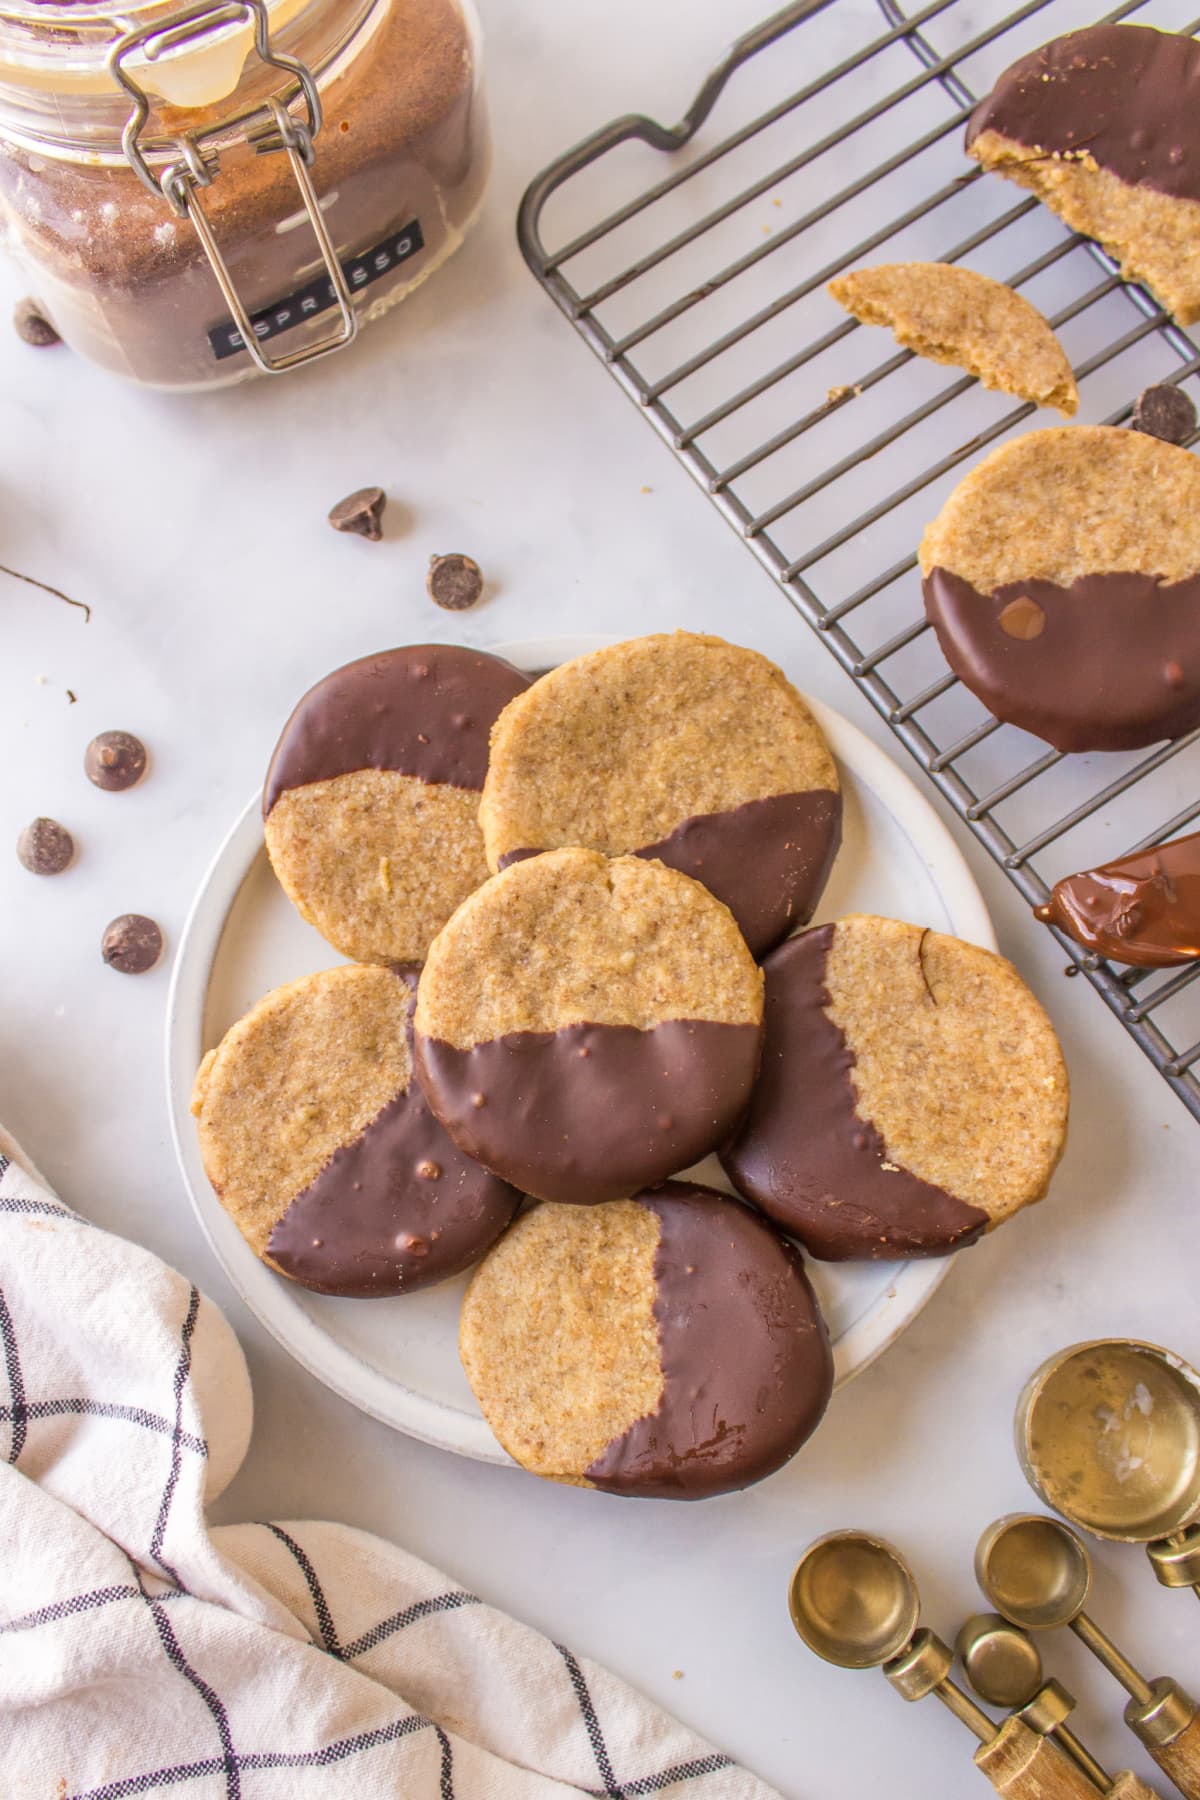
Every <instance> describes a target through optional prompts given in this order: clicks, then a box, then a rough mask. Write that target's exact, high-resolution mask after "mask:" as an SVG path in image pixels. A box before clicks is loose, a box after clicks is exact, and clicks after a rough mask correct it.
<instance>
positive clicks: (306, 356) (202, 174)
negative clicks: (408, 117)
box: [108, 0, 358, 375]
mask: <svg viewBox="0 0 1200 1800" xmlns="http://www.w3.org/2000/svg"><path fill="white" fill-rule="evenodd" d="M238 23H242V24H252V25H253V27H254V47H255V49H256V51H257V53H258V55H259V57H260V58H261V60H262V61H263V62H264V63H268V64H270V65H271V66H272V67H273V68H277V69H282V70H283V71H284V72H285V73H286V74H288V75H290V76H291V77H292V78H293V79H294V80H295V82H296V83H297V84H298V91H299V94H300V95H301V97H302V98H303V100H304V104H305V108H306V111H307V118H306V119H305V120H300V119H294V118H293V117H292V116H291V113H290V112H289V111H288V106H287V102H286V101H285V100H284V99H281V98H280V97H279V96H272V98H271V99H269V100H268V101H267V102H266V103H265V105H263V106H259V107H253V108H251V109H250V110H248V111H246V112H243V113H239V114H237V115H236V116H235V117H233V118H228V119H223V120H222V121H221V122H220V123H219V124H217V125H213V126H210V127H209V129H208V130H206V131H197V132H188V133H185V134H184V135H183V136H181V137H178V138H173V139H169V140H165V141H162V142H159V143H157V144H155V143H152V142H151V143H143V141H142V131H143V129H144V127H145V124H146V120H147V119H148V117H149V115H150V102H149V100H148V99H147V97H146V95H145V93H144V91H143V90H142V88H141V87H140V86H139V84H138V82H137V81H135V79H134V78H133V76H132V75H131V74H130V73H129V70H128V69H127V68H126V66H125V64H126V59H127V58H128V57H130V56H131V55H132V53H133V52H134V51H135V50H138V49H143V48H144V50H145V54H146V57H147V59H148V60H153V59H154V58H155V57H157V56H162V55H165V54H166V52H167V51H169V50H174V49H177V48H178V47H179V46H180V45H181V44H186V43H191V42H193V41H195V40H196V39H198V38H202V37H206V36H208V35H209V34H210V33H212V32H214V31H219V30H221V29H222V28H223V27H224V26H226V25H236V24H238ZM108 66H109V69H110V71H111V73H112V75H113V77H114V79H115V80H116V81H118V82H119V83H120V85H121V86H122V87H123V88H124V89H125V92H126V93H127V94H128V95H129V96H130V98H131V100H132V101H133V111H132V112H131V113H130V115H129V119H128V121H127V123H126V126H125V130H124V132H123V134H122V139H121V141H122V144H123V145H124V149H125V154H126V156H127V157H128V159H129V162H130V166H131V167H132V168H133V170H134V172H135V174H136V175H137V176H138V178H139V180H140V181H141V182H142V183H143V184H144V186H146V187H147V188H149V190H150V192H151V193H152V194H156V195H159V196H161V197H162V198H163V199H165V200H167V201H168V202H169V204H170V205H171V206H172V207H174V209H175V211H176V212H177V213H178V214H179V215H180V217H181V218H186V219H190V220H191V223H192V225H193V226H194V227H195V230H196V235H197V236H198V238H199V239H200V243H201V245H202V247H203V249H204V253H205V255H206V256H207V257H208V260H209V263H210V264H211V266H212V271H213V274H214V275H215V276H216V278H217V284H218V286H219V287H220V289H221V293H222V294H223V295H224V298H225V303H226V305H227V306H228V307H229V310H230V312H231V313H232V314H233V318H234V322H235V324H236V325H237V328H238V331H239V332H240V334H241V337H242V342H243V344H244V345H245V348H246V350H247V352H248V354H249V355H250V357H251V358H252V360H253V361H254V362H255V363H256V364H257V366H258V367H259V368H260V369H261V370H262V371H263V372H264V374H267V375H280V374H282V373H283V372H284V371H285V370H287V369H294V368H296V367H297V365H298V364H300V363H306V362H312V361H313V360H314V359H315V358H316V357H318V356H327V355H328V354H329V352H330V351H331V350H339V349H341V347H342V345H343V344H348V343H350V342H351V340H352V339H353V338H354V337H355V336H356V334H357V332H358V315H357V314H356V312H355V310H354V304H353V301H352V300H351V297H350V289H349V286H348V285H347V282H346V277H345V274H344V272H343V270H342V266H341V263H340V262H339V261H338V258H337V253H336V251H335V250H334V247H333V243H332V240H331V239H330V236H329V231H328V228H327V227H326V224H325V219H324V216H323V214H322V212H321V206H320V202H319V200H318V199H317V194H316V189H315V188H314V187H313V184H312V177H311V175H310V174H309V170H310V169H311V167H312V162H313V139H314V138H315V137H316V135H317V133H318V132H319V131H320V129H321V98H320V95H319V94H318V92H317V84H316V82H315V81H314V80H313V76H312V71H311V70H310V69H308V68H307V67H306V66H305V64H304V63H302V62H300V61H298V60H297V58H295V57H294V56H287V55H285V54H284V52H283V51H282V50H276V49H274V48H273V46H272V44H271V33H270V22H269V20H268V18H267V9H266V6H265V4H264V0H198V3H197V4H195V5H192V6H184V7H180V8H179V10H178V11H177V12H173V13H171V14H169V15H168V17H167V18H165V19H160V20H158V21H156V22H155V23H154V24H152V25H144V26H142V27H140V28H139V29H138V30H135V31H130V32H127V33H126V35H125V36H124V37H122V38H120V39H119V40H118V41H117V42H116V43H115V44H114V45H113V47H112V49H111V50H110V52H109V56H108ZM293 97H294V96H292V95H289V96H288V98H289V99H290V98H293ZM237 130H241V131H243V132H244V134H245V136H246V139H247V141H248V142H249V143H251V144H253V145H254V148H255V151H256V153H257V154H258V155H260V156H264V155H270V154H271V153H273V152H275V151H278V150H285V151H286V152H287V156H288V160H289V162H290V163H291V166H292V174H293V176H294V177H295V181H296V186H297V187H298V188H299V190H300V197H301V199H302V200H303V202H304V210H305V212H306V213H307V214H308V219H309V223H310V224H311V226H312V228H313V232H314V234H315V236H316V240H317V247H318V249H319V250H320V252H321V259H322V261H323V263H324V265H325V271H326V273H327V275H328V276H329V280H330V283H331V285H332V288H333V297H334V300H335V302H336V304H337V307H338V311H339V313H340V315H341V323H340V325H339V326H338V328H337V329H336V330H335V331H333V332H331V333H330V334H329V335H328V336H327V337H323V338H321V339H319V340H318V341H317V342H316V343H313V344H308V345H306V346H305V347H304V348H303V349H299V350H292V351H289V352H288V353H287V354H285V355H283V356H277V357H274V358H271V357H268V356H266V355H265V354H264V352H263V348H262V345H261V344H260V343H259V341H258V335H257V333H256V331H255V329H254V322H253V320H252V319H251V317H250V314H249V312H248V311H247V309H246V307H245V305H244V304H243V302H242V299H241V296H240V295H239V294H238V291H237V289H236V287H235V286H234V284H233V279H232V277H231V275H230V273H229V268H228V265H227V264H226V262H225V258H224V256H223V255H222V253H221V248H220V245H219V244H218V243H217V240H216V236H215V235H214V232H213V229H212V225H211V223H210V221H209V218H208V215H207V214H206V213H205V211H204V208H203V206H202V205H201V203H200V197H199V192H200V189H202V188H206V187H210V186H211V185H212V182H213V179H214V177H215V176H216V175H217V174H218V173H219V167H220V155H219V152H218V150H217V149H216V147H215V145H214V142H213V140H214V139H216V138H217V137H219V136H224V135H227V134H228V133H230V132H231V131H237ZM148 149H149V150H154V149H158V150H167V151H169V150H174V151H175V152H176V158H175V160H174V161H173V162H171V163H168V164H167V166H166V167H165V168H163V170H162V172H161V173H159V174H156V173H155V170H154V169H153V168H152V167H151V165H150V163H149V162H148V160H147V155H146V152H147V150H148Z"/></svg>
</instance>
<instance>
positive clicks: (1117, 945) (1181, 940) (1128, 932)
mask: <svg viewBox="0 0 1200 1800" xmlns="http://www.w3.org/2000/svg"><path fill="white" fill-rule="evenodd" d="M1033 910H1034V915H1035V917H1037V918H1039V919H1041V920H1042V922H1043V924H1047V925H1057V926H1058V928H1059V930H1060V931H1064V932H1066V934H1067V936H1068V937H1072V938H1074V939H1075V942H1076V943H1077V944H1082V945H1083V946H1084V948H1085V949H1086V950H1091V951H1094V952H1095V954H1096V955H1098V956H1107V957H1111V958H1112V960H1113V961H1114V962H1119V963H1126V964H1127V965H1129V966H1130V967H1131V968H1139V969H1166V968H1171V967H1173V966H1174V965H1175V964H1177V963H1188V962H1194V961H1195V960H1196V958H1197V957H1200V832H1196V831H1194V832H1191V833H1190V834H1189V835H1188V836H1187V837H1181V838H1172V839H1171V840H1170V842H1169V843H1165V844H1155V845H1153V846H1152V847H1151V848H1150V849H1149V850H1139V851H1137V852H1136V853H1135V854H1134V855H1132V856H1123V857H1119V858H1117V859H1116V860H1114V861H1113V862H1109V863H1103V864H1101V866H1100V867H1099V868H1096V869H1085V870H1083V871H1082V872H1081V873H1080V874H1078V875H1068V876H1067V877H1066V878H1065V879H1064V880H1062V881H1058V882H1056V883H1055V885H1054V892H1053V893H1052V894H1051V896H1050V899H1049V900H1048V901H1047V903H1046V904H1045V905H1044V906H1035V907H1034V909H1033Z"/></svg>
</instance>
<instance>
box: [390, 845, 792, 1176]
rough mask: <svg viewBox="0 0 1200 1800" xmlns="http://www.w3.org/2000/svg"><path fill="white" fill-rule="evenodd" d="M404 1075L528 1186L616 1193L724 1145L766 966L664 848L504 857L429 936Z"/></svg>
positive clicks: (747, 1083) (489, 1160) (741, 1087)
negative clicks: (661, 852)
mask: <svg viewBox="0 0 1200 1800" xmlns="http://www.w3.org/2000/svg"><path fill="white" fill-rule="evenodd" d="M415 1023H416V1029H415V1055H416V1064H417V1073H418V1076H419V1079H420V1082H421V1085H422V1087H423V1088H424V1090H425V1094H426V1096H427V1098H428V1100H429V1104H430V1106H431V1107H432V1108H433V1110H434V1112H435V1113H436V1114H437V1116H438V1118H439V1119H440V1120H441V1122H442V1124H443V1125H444V1126H445V1127H446V1130H447V1131H448V1132H449V1133H450V1136H451V1137H452V1138H453V1139H454V1141H455V1142H456V1143H457V1144H458V1145H459V1146H460V1147H461V1148H462V1149H463V1150H465V1151H466V1153H467V1154H468V1155H469V1156H473V1157H475V1158H476V1159H477V1160H478V1161H479V1162H481V1163H482V1164H483V1165H484V1167H485V1168H489V1169H492V1170H493V1171H494V1172H495V1173H496V1174H497V1175H500V1176H502V1177H503V1178H504V1179H505V1180H506V1181H511V1182H512V1183H513V1184H514V1185H515V1186H517V1187H519V1188H522V1189H523V1190H524V1191H525V1192H526V1193H527V1194H534V1195H536V1196H537V1198H538V1199H541V1200H563V1201H568V1202H572V1201H573V1202H577V1203H579V1204H587V1203H592V1202H595V1201H599V1200H612V1199H616V1198H617V1197H619V1196H624V1195H626V1194H630V1193H634V1192H636V1191H637V1189H638V1188H640V1187H644V1186H648V1185H649V1184H650V1183H652V1182H655V1181H661V1180H662V1179H663V1178H664V1177H666V1176H668V1175H672V1174H675V1173H676V1172H677V1171H678V1170H679V1169H684V1168H687V1167H688V1165H689V1164H691V1163H693V1162H697V1161H698V1160H699V1159H700V1158H701V1157H702V1156H705V1155H706V1154H707V1153H708V1152H709V1151H710V1150H712V1149H714V1148H715V1146H716V1145H717V1144H719V1143H720V1142H721V1141H722V1139H723V1138H724V1137H725V1136H726V1134H727V1133H728V1132H729V1131H730V1130H731V1129H732V1127H733V1125H734V1124H735V1122H736V1121H737V1119H738V1118H739V1116H740V1115H741V1113H742V1112H743V1111H744V1109H745V1107H746V1103H747V1101H748V1100H749V1097H750V1090H751V1088H752V1086H753V1084H754V1077H755V1074H756V1072H757V1069H758V1059H759V1050H760V1045H761V1037H762V972H761V970H760V969H759V968H758V967H757V965H756V964H755V962H754V960H753V958H752V957H751V955H750V952H749V951H748V950H747V948H746V946H745V944H744V942H743V941H742V938H741V936H740V934H739V932H738V929H737V926H736V925H735V924H734V922H733V919H732V918H731V917H730V914H729V911H728V909H727V908H726V907H724V906H722V905H721V903H720V901H718V900H714V899H713V897H712V895H711V894H710V893H709V892H708V891H707V889H706V888H703V887H701V885H700V883H699V882H698V881H692V880H691V879H690V878H689V877H688V876H686V875H680V874H678V873H677V871H676V870H674V869H667V868H664V867H663V865H662V864H661V863H656V862H644V861H641V860H639V859H638V858H636V857H629V856H622V857H616V858H614V859H613V860H611V861H610V860H609V859H608V858H607V857H604V856H601V855H600V854H599V853H598V852H597V851H594V850H554V851H549V852H547V853H546V854H545V855H544V856H538V857H535V858H533V859H532V860H530V861H527V862H520V863H515V864H514V865H513V866H512V868H510V869H506V870H505V872H504V873H503V874H502V875H497V876H496V878H495V879H494V880H493V881H489V882H488V884H487V886H486V887H483V888H480V889H479V891H478V892H477V893H475V894H472V895H471V897H470V899H469V900H466V901H464V903H463V905H462V906H460V907H459V909H458V911H457V912H456V913H455V915H454V917H453V918H452V919H451V920H450V922H449V924H448V925H446V926H445V928H444V929H443V930H442V931H441V932H440V933H439V934H438V936H437V937H436V938H435V939H434V942H433V944H432V945H431V947H430V951H429V960H428V961H427V963H426V964H425V968H424V971H423V973H422V975H421V984H420V989H419V992H418V995H417V1011H416V1022H415Z"/></svg>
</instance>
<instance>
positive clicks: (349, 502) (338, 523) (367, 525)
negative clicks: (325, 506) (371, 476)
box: [329, 487, 387, 544]
mask: <svg viewBox="0 0 1200 1800" xmlns="http://www.w3.org/2000/svg"><path fill="white" fill-rule="evenodd" d="M386 505H387V495H386V494H385V493H384V491H383V489H382V488H381V487H365V488H356V489H355V490H354V492H353V493H352V494H347V495H346V498H345V499H344V500H339V501H338V503H337V505H336V506H333V507H331V508H330V510H329V523H330V524H331V525H332V526H333V529H334V530H335V531H352V532H354V533H355V534H356V536H358V537H365V538H370V540H371V542H372V543H373V544H377V543H378V542H379V539H380V538H381V537H382V536H383V525H382V523H381V520H382V518H383V509H384V507H385V506H386Z"/></svg>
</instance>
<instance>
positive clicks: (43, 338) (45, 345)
mask: <svg viewBox="0 0 1200 1800" xmlns="http://www.w3.org/2000/svg"><path fill="white" fill-rule="evenodd" d="M13 324H14V325H15V327H16V331H17V336H18V337H19V338H22V339H23V340H24V342H25V343H27V344H32V345H33V347H34V349H35V350H47V349H49V347H50V345H51V344H61V343H62V339H61V338H60V337H59V335H58V333H57V331H55V329H54V327H53V325H52V324H51V323H50V321H49V319H48V318H47V317H46V316H45V314H44V313H43V312H41V311H40V310H39V309H38V307H37V305H36V303H35V302H34V301H32V300H28V299H26V300H18V301H17V304H16V305H15V306H14V307H13Z"/></svg>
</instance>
